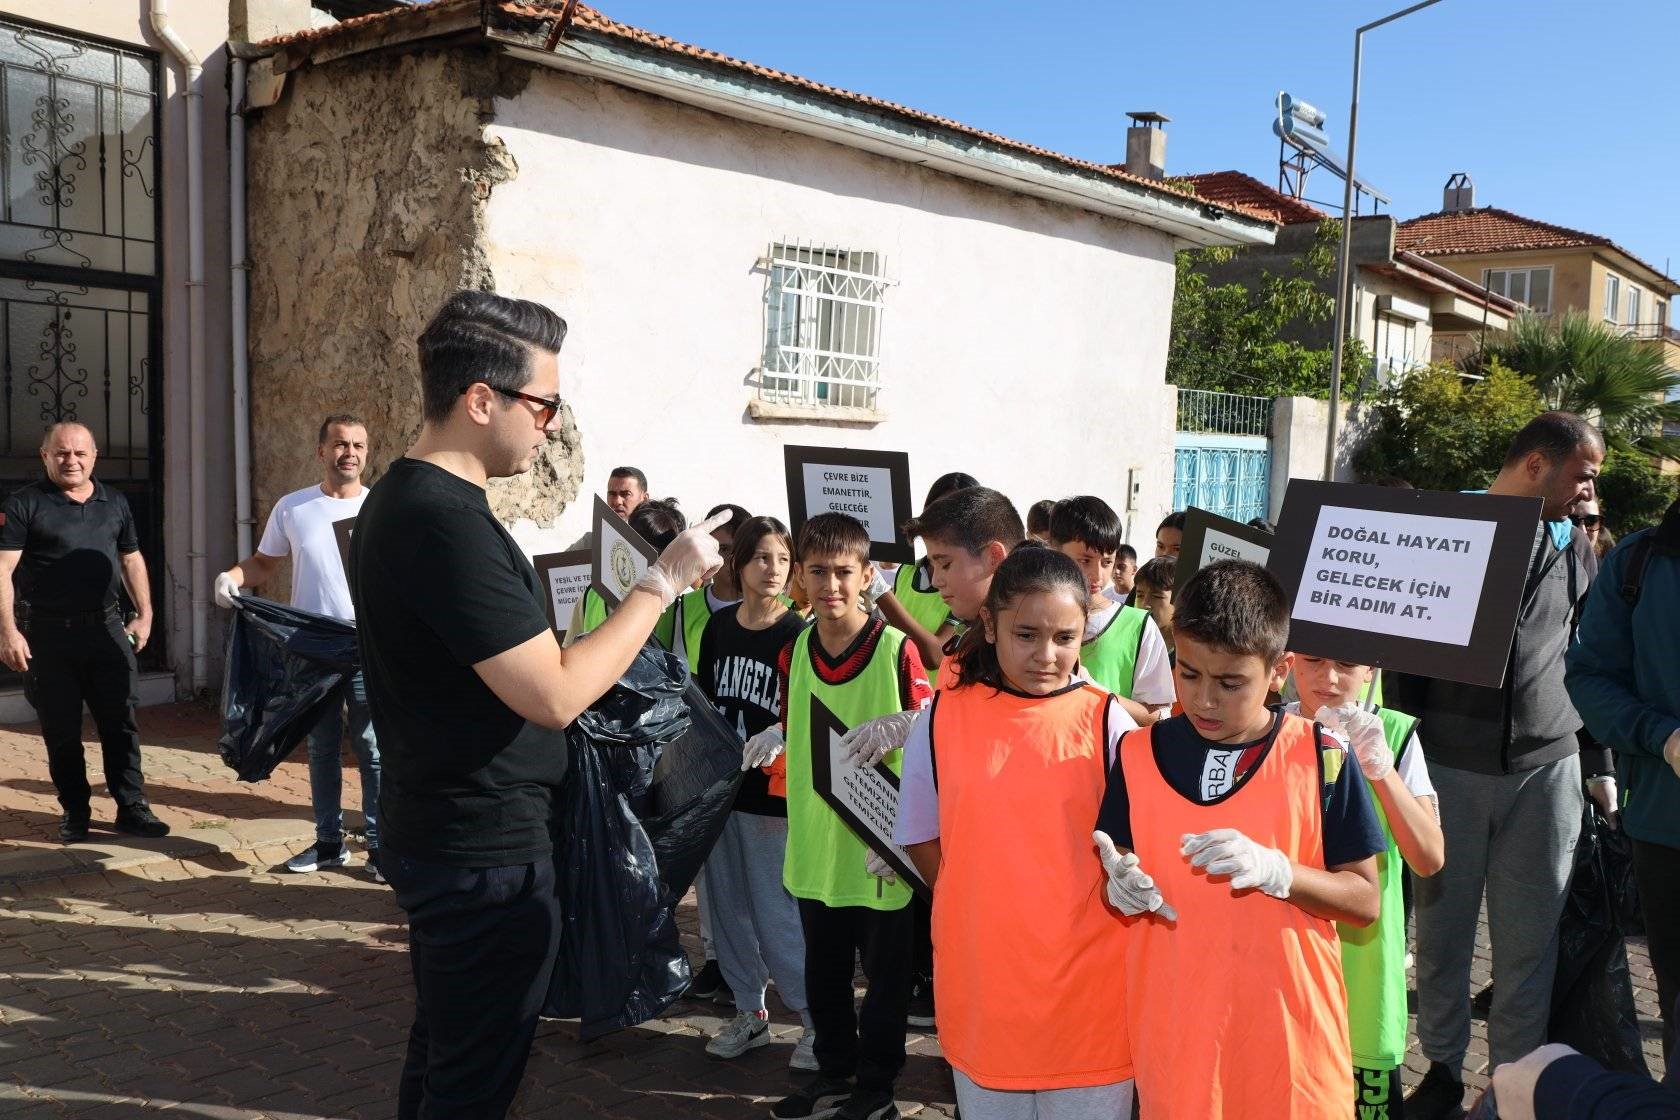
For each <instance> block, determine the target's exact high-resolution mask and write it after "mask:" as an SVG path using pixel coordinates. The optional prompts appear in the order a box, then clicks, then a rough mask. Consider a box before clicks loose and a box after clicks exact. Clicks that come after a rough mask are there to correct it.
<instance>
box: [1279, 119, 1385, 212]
mask: <svg viewBox="0 0 1680 1120" xmlns="http://www.w3.org/2000/svg"><path fill="white" fill-rule="evenodd" d="M1324 120H1325V117H1324V112H1323V110H1321V109H1319V108H1318V107H1317V106H1315V105H1312V104H1310V103H1308V102H1306V101H1302V100H1300V99H1299V98H1296V97H1293V96H1291V95H1290V94H1288V93H1279V94H1278V95H1277V117H1276V118H1275V119H1274V120H1273V121H1272V132H1273V133H1274V134H1275V135H1276V136H1277V137H1278V138H1279V139H1281V140H1282V141H1283V142H1284V143H1285V144H1288V145H1289V146H1290V147H1292V148H1294V149H1295V150H1297V151H1299V152H1304V153H1306V155H1307V156H1308V157H1309V158H1310V159H1311V160H1312V161H1313V162H1314V163H1315V164H1317V165H1318V166H1319V167H1323V168H1325V169H1327V170H1328V171H1330V172H1331V174H1333V175H1335V176H1336V177H1337V178H1340V179H1343V180H1345V179H1346V178H1347V176H1348V172H1347V161H1346V160H1344V159H1343V158H1342V157H1341V156H1340V155H1338V154H1337V153H1336V152H1335V150H1334V149H1332V148H1331V147H1330V139H1329V137H1327V136H1326V135H1325V134H1324ZM1353 186H1354V189H1355V190H1357V191H1360V192H1362V193H1364V194H1368V195H1370V196H1371V197H1372V198H1374V199H1376V200H1377V201H1378V202H1382V203H1387V202H1389V201H1390V200H1389V197H1388V196H1387V195H1386V194H1384V193H1383V192H1382V191H1380V190H1378V189H1377V188H1376V187H1374V186H1372V185H1371V184H1370V183H1368V182H1366V181H1365V180H1364V179H1361V178H1359V177H1358V176H1357V175H1355V176H1354V179H1353Z"/></svg>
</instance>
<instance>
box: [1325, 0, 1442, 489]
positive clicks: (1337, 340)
mask: <svg viewBox="0 0 1680 1120" xmlns="http://www.w3.org/2000/svg"><path fill="white" fill-rule="evenodd" d="M1440 2H1441V0H1423V2H1422V3H1419V4H1413V5H1412V6H1411V7H1409V8H1404V9H1402V10H1400V11H1398V12H1394V13H1393V14H1391V15H1386V16H1384V17H1382V18H1381V19H1379V20H1373V21H1371V22H1370V23H1367V24H1365V25H1364V26H1363V27H1360V28H1358V29H1356V30H1355V31H1354V33H1353V103H1352V105H1351V107H1350V108H1349V109H1348V144H1347V176H1346V182H1345V183H1344V184H1343V186H1342V244H1341V249H1340V251H1339V252H1338V253H1337V255H1336V323H1335V326H1334V328H1332V334H1331V338H1332V340H1333V341H1332V349H1331V352H1330V424H1329V434H1328V435H1327V436H1326V437H1325V441H1324V481H1326V482H1334V481H1335V480H1336V428H1337V427H1338V424H1339V422H1340V420H1341V412H1342V349H1343V347H1344V346H1346V345H1347V317H1348V285H1349V281H1350V276H1349V273H1350V271H1351V269H1350V268H1349V263H1348V262H1349V257H1350V256H1351V255H1352V252H1353V192H1354V186H1353V184H1354V169H1353V156H1354V152H1353V150H1354V147H1355V145H1356V144H1357V143H1358V141H1359V63H1360V59H1361V56H1362V55H1363V54H1364V51H1365V32H1367V31H1373V30H1375V29H1376V28H1379V27H1381V26H1382V25H1383V24H1385V23H1393V22H1394V21H1395V20H1397V19H1400V18H1402V17H1403V16H1409V15H1411V14H1412V13H1413V12H1416V11H1421V10H1422V9H1424V8H1429V7H1433V6H1434V5H1436V4H1439V3H1440Z"/></svg>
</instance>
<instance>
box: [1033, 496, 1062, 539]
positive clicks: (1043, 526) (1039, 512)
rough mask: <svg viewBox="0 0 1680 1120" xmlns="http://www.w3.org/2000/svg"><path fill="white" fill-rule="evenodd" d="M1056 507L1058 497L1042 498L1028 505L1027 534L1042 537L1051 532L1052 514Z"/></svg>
mask: <svg viewBox="0 0 1680 1120" xmlns="http://www.w3.org/2000/svg"><path fill="white" fill-rule="evenodd" d="M1055 508H1056V499H1054V498H1041V499H1039V500H1038V501H1036V502H1034V503H1033V504H1032V505H1030V506H1028V507H1027V534H1028V535H1029V536H1034V537H1042V536H1045V535H1047V534H1048V533H1049V532H1050V514H1051V512H1052V511H1054V510H1055Z"/></svg>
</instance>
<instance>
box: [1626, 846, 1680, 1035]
mask: <svg viewBox="0 0 1680 1120" xmlns="http://www.w3.org/2000/svg"><path fill="white" fill-rule="evenodd" d="M1633 877H1634V879H1635V880H1636V881H1637V882H1638V884H1639V907H1640V909H1641V910H1643V911H1644V912H1645V942H1646V945H1647V947H1648V948H1649V949H1650V952H1651V971H1652V972H1655V973H1656V974H1657V1002H1658V1003H1660V1004H1661V1005H1662V1008H1661V1010H1662V1023H1663V1057H1664V1058H1668V1057H1671V1056H1672V1055H1673V1054H1674V1039H1675V1027H1676V1024H1675V1022H1674V1018H1675V1014H1676V1008H1675V1004H1674V1001H1675V1000H1676V999H1680V850H1677V849H1674V848H1670V847H1668V846H1667V845H1666V844H1651V843H1648V842H1646V841H1644V840H1635V841H1634V842H1633Z"/></svg>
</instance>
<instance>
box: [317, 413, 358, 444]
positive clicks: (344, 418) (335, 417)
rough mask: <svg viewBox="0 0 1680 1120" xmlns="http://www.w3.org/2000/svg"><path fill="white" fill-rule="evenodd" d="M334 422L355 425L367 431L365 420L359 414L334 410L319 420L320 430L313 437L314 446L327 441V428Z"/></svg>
mask: <svg viewBox="0 0 1680 1120" xmlns="http://www.w3.org/2000/svg"><path fill="white" fill-rule="evenodd" d="M334 424H344V425H347V426H348V425H355V426H356V427H358V428H360V429H362V431H364V432H365V431H367V421H366V420H363V419H362V418H361V417H360V416H356V415H354V414H353V413H349V412H335V413H333V414H332V415H331V416H329V417H327V418H326V419H325V420H323V421H321V432H320V434H319V435H317V436H316V437H315V446H316V447H320V446H321V445H322V444H324V443H326V442H327V429H328V428H330V427H332V426H333V425H334Z"/></svg>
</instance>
